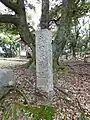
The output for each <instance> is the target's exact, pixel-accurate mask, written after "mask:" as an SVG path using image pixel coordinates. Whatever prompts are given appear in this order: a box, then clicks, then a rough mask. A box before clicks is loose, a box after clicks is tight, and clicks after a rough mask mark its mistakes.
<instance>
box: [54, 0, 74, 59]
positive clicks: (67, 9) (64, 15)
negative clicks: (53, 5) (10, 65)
mask: <svg viewBox="0 0 90 120" xmlns="http://www.w3.org/2000/svg"><path fill="white" fill-rule="evenodd" d="M72 2H73V0H63V1H62V11H61V19H60V21H59V26H58V30H57V34H56V38H55V40H54V42H53V54H54V58H56V60H57V61H58V59H59V56H60V55H62V54H63V49H64V47H65V45H66V42H67V40H68V39H70V33H71V23H72V17H71V12H72V11H71V8H72Z"/></svg>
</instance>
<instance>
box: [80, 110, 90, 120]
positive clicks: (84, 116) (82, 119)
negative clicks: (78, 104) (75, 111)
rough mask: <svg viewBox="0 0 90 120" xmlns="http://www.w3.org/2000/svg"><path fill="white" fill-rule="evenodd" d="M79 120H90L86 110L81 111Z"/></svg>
mask: <svg viewBox="0 0 90 120" xmlns="http://www.w3.org/2000/svg"><path fill="white" fill-rule="evenodd" d="M78 120H90V116H88V115H87V114H85V113H84V112H81V114H80V117H79V118H78Z"/></svg>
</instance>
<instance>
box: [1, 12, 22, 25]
mask: <svg viewBox="0 0 90 120" xmlns="http://www.w3.org/2000/svg"><path fill="white" fill-rule="evenodd" d="M19 22H20V21H19V17H18V16H16V15H8V14H4V15H0V23H12V24H14V25H16V26H17V25H18V24H19Z"/></svg>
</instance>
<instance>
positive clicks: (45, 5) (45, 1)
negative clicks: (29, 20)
mask: <svg viewBox="0 0 90 120" xmlns="http://www.w3.org/2000/svg"><path fill="white" fill-rule="evenodd" d="M40 27H41V29H46V28H47V29H48V27H49V0H42V15H41V21H40Z"/></svg>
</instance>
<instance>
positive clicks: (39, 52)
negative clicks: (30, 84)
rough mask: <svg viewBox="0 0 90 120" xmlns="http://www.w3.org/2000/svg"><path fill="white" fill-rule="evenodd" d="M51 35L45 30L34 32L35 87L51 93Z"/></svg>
mask: <svg viewBox="0 0 90 120" xmlns="http://www.w3.org/2000/svg"><path fill="white" fill-rule="evenodd" d="M51 42H52V34H51V32H50V31H49V30H47V29H42V30H39V31H37V32H36V76H37V87H38V88H41V89H42V90H44V91H46V92H49V93H50V91H53V73H52V44H51Z"/></svg>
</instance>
